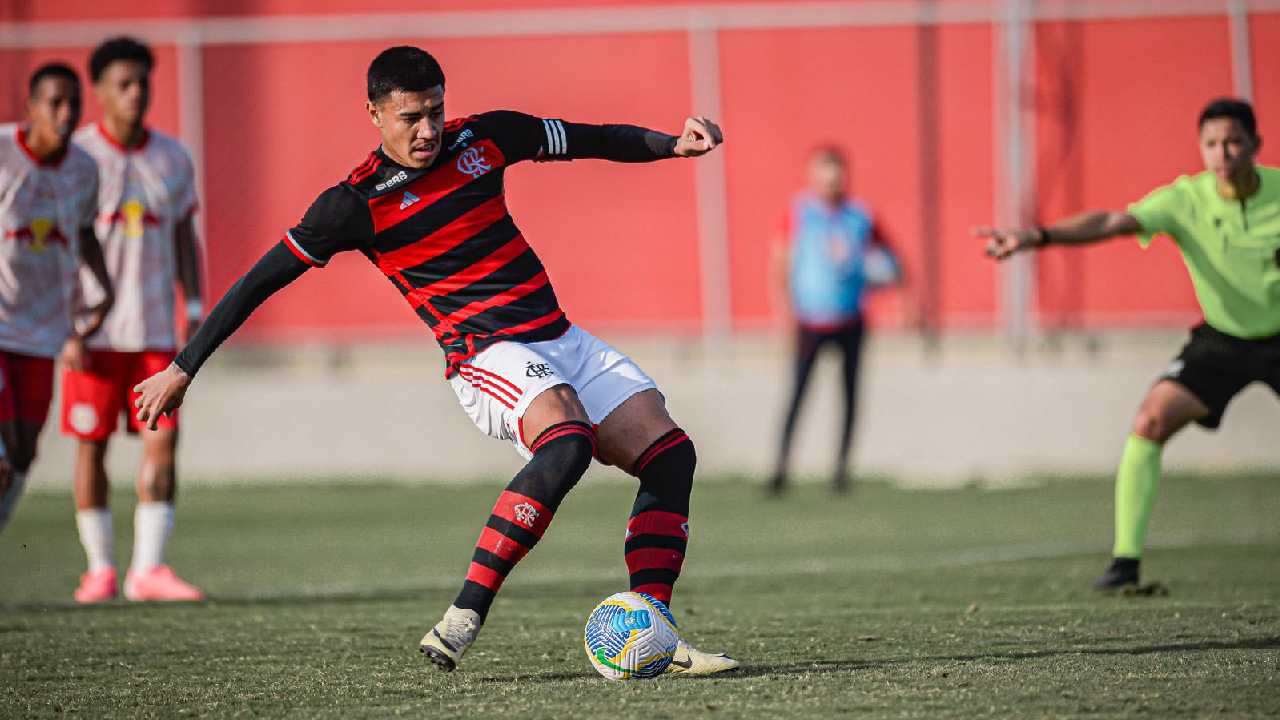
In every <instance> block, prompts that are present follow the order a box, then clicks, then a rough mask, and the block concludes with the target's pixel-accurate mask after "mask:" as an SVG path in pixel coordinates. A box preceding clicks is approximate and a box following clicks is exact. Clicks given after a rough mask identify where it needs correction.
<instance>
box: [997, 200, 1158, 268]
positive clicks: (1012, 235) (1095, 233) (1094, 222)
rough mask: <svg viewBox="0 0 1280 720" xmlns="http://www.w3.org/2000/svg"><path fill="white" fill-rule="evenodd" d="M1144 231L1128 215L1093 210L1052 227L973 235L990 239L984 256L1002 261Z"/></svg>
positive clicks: (1006, 229) (1011, 229)
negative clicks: (1049, 248)
mask: <svg viewBox="0 0 1280 720" xmlns="http://www.w3.org/2000/svg"><path fill="white" fill-rule="evenodd" d="M1142 231H1143V228H1142V223H1140V222H1138V219H1137V218H1135V217H1134V216H1132V215H1130V214H1129V213H1127V212H1118V211H1113V210H1094V211H1090V212H1085V213H1081V214H1079V215H1075V216H1072V217H1069V218H1067V219H1066V220H1061V221H1059V222H1056V223H1054V224H1053V225H1049V226H1047V227H1045V226H1036V227H1026V228H997V227H985V226H984V227H977V228H974V229H973V234H974V235H976V236H978V237H985V238H989V241H988V242H987V255H989V256H991V257H993V258H995V259H996V260H1004V259H1005V258H1007V257H1009V256H1011V255H1013V254H1014V253H1016V252H1020V251H1022V250H1028V249H1035V248H1042V247H1045V246H1047V245H1051V244H1052V245H1086V244H1088V243H1095V242H1099V241H1102V240H1106V239H1108V238H1113V237H1116V236H1117V235H1134V234H1137V233H1141V232H1142Z"/></svg>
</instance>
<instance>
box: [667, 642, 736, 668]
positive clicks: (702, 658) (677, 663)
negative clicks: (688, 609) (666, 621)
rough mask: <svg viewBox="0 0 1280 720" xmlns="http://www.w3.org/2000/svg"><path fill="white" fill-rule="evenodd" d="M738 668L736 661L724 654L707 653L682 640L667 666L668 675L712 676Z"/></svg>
mask: <svg viewBox="0 0 1280 720" xmlns="http://www.w3.org/2000/svg"><path fill="white" fill-rule="evenodd" d="M737 668H738V661H737V660H734V659H733V658H731V657H729V656H728V655H725V654H724V653H707V652H702V651H701V650H699V649H698V648H696V647H694V646H692V645H690V644H689V643H687V642H685V641H684V640H681V641H680V644H678V645H676V654H675V657H673V658H671V664H670V665H668V666H667V672H669V673H684V674H685V675H714V674H716V673H722V672H728V671H730V670H736V669H737Z"/></svg>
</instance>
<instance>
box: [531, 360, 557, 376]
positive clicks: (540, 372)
mask: <svg viewBox="0 0 1280 720" xmlns="http://www.w3.org/2000/svg"><path fill="white" fill-rule="evenodd" d="M524 374H525V377H531V378H538V379H539V380H541V379H542V378H545V377H551V376H552V375H555V374H556V371H555V370H552V369H551V366H550V365H548V364H547V363H536V362H533V361H532V360H530V361H529V362H528V363H526V364H525V367H524Z"/></svg>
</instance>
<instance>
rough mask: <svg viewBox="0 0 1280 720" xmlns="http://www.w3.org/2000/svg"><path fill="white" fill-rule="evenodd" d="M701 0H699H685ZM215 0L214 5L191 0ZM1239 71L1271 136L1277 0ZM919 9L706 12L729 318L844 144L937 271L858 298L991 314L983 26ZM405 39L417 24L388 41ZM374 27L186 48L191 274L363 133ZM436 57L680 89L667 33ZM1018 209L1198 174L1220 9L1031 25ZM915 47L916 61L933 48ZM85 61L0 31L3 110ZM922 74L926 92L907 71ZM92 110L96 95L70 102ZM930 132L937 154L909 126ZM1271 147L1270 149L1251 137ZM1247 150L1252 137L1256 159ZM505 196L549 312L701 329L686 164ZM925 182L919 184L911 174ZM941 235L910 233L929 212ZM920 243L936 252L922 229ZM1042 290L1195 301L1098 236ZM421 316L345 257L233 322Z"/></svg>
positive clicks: (83, 2) (496, 73) (883, 313)
mask: <svg viewBox="0 0 1280 720" xmlns="http://www.w3.org/2000/svg"><path fill="white" fill-rule="evenodd" d="M659 4H665V3H660V2H657V1H656V0H655V1H653V2H639V1H636V0H614V1H613V2H610V1H608V0H590V1H589V2H588V1H586V0H581V1H578V2H569V1H566V0H560V1H559V2H552V1H550V0H547V1H545V2H541V1H538V0H492V1H488V0H486V2H480V3H475V2H472V3H468V4H467V6H466V9H467V10H478V9H494V8H519V9H531V8H546V7H568V6H590V7H595V8H602V7H609V6H616V5H659ZM703 4H705V5H710V4H716V3H705V2H704V3H703ZM213 6H216V11H215V10H208V11H206V10H205V8H210V7H213ZM103 7H104V5H103V4H102V3H98V2H88V1H87V0H63V1H62V2H59V3H19V4H17V5H16V6H12V7H11V8H10V9H9V10H8V11H7V12H6V11H5V10H0V20H3V19H5V18H8V19H11V20H53V21H61V20H84V19H94V18H99V19H104V20H105V19H112V20H119V19H121V18H122V17H124V18H128V17H134V18H144V17H167V18H175V17H176V18H182V17H193V16H202V15H204V16H207V15H213V14H215V13H216V14H219V15H232V16H234V15H243V14H260V15H279V14H297V13H329V12H333V13H350V12H359V11H390V12H409V11H414V12H418V11H424V10H433V9H434V10H444V9H457V8H456V5H455V4H446V3H411V2H408V0H379V1H378V2H376V3H372V4H371V3H367V2H356V1H355V0H328V1H326V2H303V1H302V0H278V1H275V2H252V1H250V0H241V1H240V2H220V3H208V2H198V1H197V0H189V2H186V3H171V4H164V3H162V4H160V5H158V6H155V7H153V6H152V4H148V3H141V2H123V3H113V4H112V5H111V8H110V15H108V14H107V13H106V12H104V11H102V10H101V8H103ZM1250 31H1251V34H1252V40H1253V62H1254V64H1253V72H1254V78H1253V80H1254V88H1255V91H1256V95H1257V109H1258V112H1259V115H1260V118H1261V120H1262V123H1261V125H1262V129H1261V131H1262V134H1263V135H1264V136H1271V137H1277V138H1280V82H1277V80H1276V77H1275V74H1274V73H1275V71H1274V69H1275V68H1280V15H1277V14H1271V15H1255V16H1254V17H1253V18H1252V19H1251V24H1250ZM929 38H930V36H928V35H926V34H925V33H923V32H922V31H921V30H920V29H919V28H917V27H907V26H888V27H857V28H852V27H846V28H822V29H786V30H726V31H722V32H720V33H719V34H718V38H717V39H718V41H719V52H720V81H721V87H722V95H723V97H722V104H723V125H724V127H725V131H726V135H727V143H726V144H725V146H724V148H723V152H724V162H725V166H726V171H727V192H728V197H727V200H728V208H727V209H728V218H727V219H728V232H729V244H730V249H731V256H730V278H731V293H732V297H731V302H732V312H733V321H734V324H735V327H738V328H753V327H759V326H762V325H768V324H770V323H773V322H775V321H776V318H775V317H774V315H773V310H772V308H771V302H770V292H769V286H768V282H767V270H768V262H769V253H770V243H771V242H772V240H773V235H774V232H775V230H776V228H777V226H778V222H779V217H780V215H781V213H782V210H783V207H784V204H785V202H786V198H787V196H788V195H789V194H790V193H791V192H793V191H794V190H795V189H796V188H797V187H798V186H799V185H800V184H801V183H802V182H803V167H804V160H805V153H806V151H807V150H808V149H809V148H811V147H812V146H814V145H815V144H818V143H821V142H838V143H840V144H842V145H845V146H846V147H847V148H848V149H849V151H850V154H851V155H852V157H853V161H854V185H855V192H856V194H857V195H859V196H860V197H862V198H863V199H865V200H866V201H867V202H868V204H869V205H870V206H871V207H872V209H873V211H874V212H875V214H876V215H877V216H878V218H880V219H881V220H882V221H883V223H884V225H885V226H886V227H887V228H888V230H889V232H890V234H891V235H892V237H893V239H894V240H895V241H896V244H897V246H898V247H899V248H900V250H901V251H902V253H903V255H904V257H905V260H906V263H907V270H908V273H909V275H910V276H911V277H913V278H916V279H917V280H919V279H921V278H923V277H926V276H925V275H924V274H923V273H924V271H925V262H924V260H925V253H927V252H935V253H936V259H937V266H938V273H939V274H938V276H937V278H936V285H935V286H934V287H933V288H931V290H930V292H923V291H922V290H921V289H920V288H919V287H918V284H917V288H916V289H915V290H914V291H913V292H911V293H907V294H905V295H899V294H892V293H890V294H885V295H884V296H883V297H878V298H876V300H875V301H874V302H873V307H872V312H873V314H874V315H876V317H877V320H878V321H879V322H880V323H881V324H889V325H892V324H897V323H900V322H902V321H904V319H906V318H908V316H909V315H910V314H911V312H912V307H914V306H918V305H919V304H921V303H922V302H923V303H925V304H928V303H932V306H933V307H934V308H935V309H936V312H937V320H938V321H939V322H940V324H941V325H942V326H943V327H973V326H977V327H991V326H994V323H995V318H996V304H997V294H996V288H997V277H996V273H995V268H994V266H993V265H992V264H991V263H989V262H988V261H987V260H985V258H983V257H982V255H981V252H980V243H979V242H977V241H976V240H974V239H972V238H970V237H969V235H968V229H969V228H970V227H971V226H973V225H976V224H982V223H986V222H988V221H990V220H991V218H992V213H993V204H994V201H995V198H994V192H995V190H994V188H995V185H996V182H995V170H994V163H995V160H996V148H995V146H994V143H995V139H994V137H993V130H992V123H993V118H992V101H993V97H992V95H993V68H992V57H993V52H994V50H995V48H994V47H993V43H994V42H995V33H994V31H993V29H992V27H991V26H988V25H986V24H980V23H971V24H961V25H942V26H939V27H938V29H937V31H936V33H935V34H933V35H932V36H931V38H932V40H931V41H930V39H929ZM403 41H404V42H414V38H411V37H407V38H404V39H403ZM389 44H392V41H382V40H379V41H368V42H366V41H355V42H323V43H293V44H272V45H253V44H248V45H243V44H238V45H214V46H206V47H205V48H204V50H203V51H202V52H203V56H202V60H203V78H204V90H203V98H202V100H203V103H204V108H205V118H204V144H205V148H204V151H205V176H204V184H205V188H206V196H205V198H204V203H203V207H204V211H205V222H206V225H207V245H208V251H209V252H208V254H209V277H210V280H211V284H212V288H213V291H214V293H221V292H223V291H224V290H225V289H226V288H227V287H228V286H229V285H230V284H231V283H232V282H233V281H234V279H235V278H236V277H237V276H238V275H239V273H241V272H243V271H244V270H245V269H246V268H247V267H248V266H249V265H250V264H251V263H252V262H253V261H254V259H256V258H257V257H258V255H259V254H261V252H262V251H263V250H264V249H265V248H267V247H269V246H270V245H271V244H273V243H274V242H276V241H277V240H278V238H279V237H280V234H281V233H282V232H283V230H284V229H285V228H287V227H288V226H290V225H291V224H293V223H294V222H295V221H296V220H297V219H298V217H299V216H300V215H301V213H302V212H303V211H304V210H305V209H306V206H307V204H308V203H309V202H310V200H311V199H312V198H313V197H314V196H315V195H316V194H317V193H318V192H319V191H321V190H322V189H324V188H325V187H327V186H328V185H330V184H332V183H334V182H335V181H337V180H339V179H340V178H342V177H344V176H345V174H346V172H347V171H348V170H350V169H351V168H352V167H353V166H355V165H356V164H357V163H359V162H360V161H361V160H362V159H363V157H364V155H365V154H366V153H367V152H368V151H369V150H370V149H371V148H372V147H373V146H374V145H375V144H376V142H377V136H376V134H375V132H374V130H373V129H372V128H371V127H370V126H369V125H368V121H367V119H366V117H365V115H364V112H363V108H362V102H363V101H362V97H363V74H364V69H365V66H366V64H367V62H368V60H369V59H370V58H371V57H372V56H373V55H374V54H375V53H376V52H377V51H378V50H380V49H381V48H382V47H385V46H386V45H389ZM423 44H425V45H427V46H428V47H429V49H431V50H432V52H433V53H435V54H436V55H437V56H438V57H439V58H440V59H441V61H442V63H443V65H444V67H445V70H446V73H447V75H448V77H449V83H448V87H449V95H448V112H449V114H450V115H461V114H468V113H473V112H478V111H482V110H485V109H489V108H496V107H510V108H515V109H520V110H524V111H527V112H531V113H535V114H540V115H548V116H556V117H564V118H568V119H572V120H579V121H596V122H604V121H628V122H635V123H639V124H645V125H650V126H654V127H658V128H664V129H670V130H674V129H675V128H677V127H678V126H679V124H680V122H681V121H682V119H683V117H684V116H685V114H687V113H688V112H691V111H698V108H695V107H693V105H692V103H693V100H692V88H691V81H690V73H689V52H690V50H689V43H688V38H687V36H686V34H685V33H683V32H655V33H636V34H631V33H628V34H617V35H568V36H561V37H555V36H537V37H516V38H512V37H504V38H466V39H448V40H431V41H429V42H424V43H423ZM1034 45H1035V48H1036V56H1035V72H1034V77H1035V87H1034V93H1033V95H1034V98H1035V103H1036V105H1035V111H1036V123H1035V139H1036V155H1035V161H1036V167H1037V171H1036V182H1037V187H1038V204H1037V212H1038V214H1039V215H1040V217H1041V218H1043V219H1045V220H1049V219H1052V218H1055V217H1058V216H1061V215H1063V214H1065V213H1071V212H1076V211H1079V210H1081V209H1085V208H1093V207H1122V206H1124V205H1125V204H1127V203H1129V202H1131V201H1133V200H1136V199H1138V198H1140V197H1141V196H1142V195H1143V194H1144V193H1145V192H1146V191H1147V190H1149V189H1151V188H1153V187H1155V186H1156V185H1159V184H1162V183H1165V182H1168V181H1169V180H1171V179H1173V177H1175V176H1176V175H1178V174H1180V173H1184V172H1195V171H1197V170H1198V165H1199V161H1198V159H1197V153H1196V147H1195V133H1194V129H1195V128H1194V121H1195V116H1196V113H1197V112H1198V110H1199V109H1200V107H1201V106H1202V105H1203V104H1204V102H1205V101H1206V100H1208V99H1209V98H1210V97H1213V96H1216V95H1223V94H1228V93H1230V91H1231V73H1230V45H1229V33H1228V28H1227V25H1226V21H1225V19H1223V18H1189V19H1184V18H1174V19H1159V20H1145V19H1144V20H1124V21H1110V20H1108V21H1090V22H1076V23H1041V24H1039V25H1038V26H1037V28H1036V32H1035V43H1034ZM155 50H156V53H157V56H158V60H159V62H158V66H157V71H156V78H155V92H154V96H155V101H154V107H153V111H152V115H151V122H152V124H153V125H155V126H156V127H159V128H161V129H163V130H166V131H169V132H172V133H175V134H176V133H177V132H178V130H179V128H178V127H177V122H178V117H177V115H178V114H177V86H176V79H177V75H178V73H177V67H176V64H177V53H176V52H175V51H174V49H173V48H172V47H167V46H158V47H156V48H155ZM929 52H932V53H933V55H932V62H931V63H930V64H929V65H928V66H927V67H926V66H924V65H922V62H925V63H929V58H930V55H929V54H928V53H929ZM52 58H63V59H66V60H69V61H71V62H73V63H74V64H75V65H76V66H77V67H81V68H83V67H84V64H85V60H86V59H87V50H86V49H84V48H67V49H58V48H51V49H41V50H38V51H18V50H5V51H0V67H2V68H3V70H0V109H3V110H4V112H3V115H4V119H6V120H8V119H16V118H17V117H19V116H20V113H21V101H22V98H23V96H24V94H25V87H24V84H25V78H26V76H27V74H28V73H29V72H30V70H31V69H32V68H33V67H34V66H35V65H37V64H39V63H40V62H43V61H46V60H48V59H52ZM930 67H931V68H933V70H934V72H935V73H936V76H935V84H934V87H935V89H936V92H935V93H933V94H932V95H931V96H925V94H924V92H922V85H921V79H922V78H923V77H924V76H925V75H924V74H925V73H926V71H928V70H929V68H930ZM95 116H96V109H95V108H94V103H92V102H89V103H88V104H87V107H86V118H87V119H92V118H94V117H95ZM930 132H933V133H936V152H935V153H930V156H929V157H925V152H924V150H923V148H924V147H925V146H924V145H922V141H923V140H924V139H925V138H926V137H928V135H929V133H930ZM1266 150H1267V151H1269V148H1266ZM1267 157H1268V152H1264V155H1263V160H1264V161H1266V159H1267ZM508 177H509V190H510V193H509V199H510V205H511V209H512V212H513V214H514V215H515V217H516V219H517V222H518V223H519V224H520V226H521V228H522V229H523V231H524V233H525V235H526V237H528V238H529V240H530V242H531V243H532V244H533V245H534V247H535V248H536V249H537V250H538V251H539V253H540V254H541V255H542V256H543V258H544V259H545V260H546V262H547V265H548V267H549V269H550V274H551V276H552V278H553V280H554V282H555V283H556V286H557V288H558V290H559V293H560V295H561V298H562V300H563V301H564V303H565V305H566V309H567V310H568V312H569V313H570V316H571V317H573V318H574V319H576V320H578V321H579V322H582V323H583V324H585V325H588V326H591V327H596V328H602V329H636V330H659V331H676V332H686V331H696V330H698V329H699V328H700V326H701V309H700V297H701V296H700V292H701V290H700V287H699V277H700V273H699V268H698V257H699V256H698V246H697V217H696V212H695V210H696V195H695V192H694V163H692V162H676V161H673V162H666V163H658V164H654V165H645V166H624V165H610V164H606V163H598V162H577V163H565V164H551V165H538V166H533V165H528V166H522V167H517V168H515V169H513V170H512V171H511V172H510V173H509V175H508ZM931 186H932V187H935V188H936V191H937V198H936V202H932V203H930V202H927V198H925V197H923V196H922V192H927V188H929V187H931ZM931 213H932V214H933V215H932V225H933V226H934V227H936V228H937V234H936V237H931V238H924V237H922V235H923V232H924V228H925V227H927V226H928V225H929V222H928V220H929V219H930V214H931ZM930 248H933V250H930ZM1038 281H1039V282H1038V286H1039V298H1038V305H1037V307H1038V310H1039V312H1040V314H1041V316H1042V318H1043V319H1044V320H1045V322H1046V323H1047V324H1049V325H1050V326H1068V327H1099V326H1109V325H1117V324H1132V323H1142V324H1170V323H1182V322H1186V321H1187V320H1188V319H1189V318H1191V317H1193V316H1194V315H1195V312H1196V310H1195V301H1194V297H1193V295H1192V292H1191V287H1190V283H1189V282H1188V281H1187V280H1186V277H1185V270H1184V269H1183V268H1182V266H1181V261H1180V259H1179V258H1178V256H1177V254H1176V252H1174V251H1173V249H1172V248H1171V247H1169V246H1168V245H1167V244H1164V245H1158V246H1157V247H1154V248H1153V249H1152V250H1149V251H1147V252H1143V251H1140V250H1139V249H1137V247H1136V244H1135V243H1133V242H1130V241H1119V242H1116V243H1112V244H1110V245H1107V246H1103V247H1097V248H1091V249H1088V250H1085V251H1083V252H1075V253H1070V254H1068V253H1064V252H1058V251H1053V252H1050V253H1047V254H1046V255H1045V256H1044V257H1043V262H1042V263H1041V265H1040V269H1039V276H1038ZM417 332H420V330H419V328H418V323H417V320H416V319H415V318H414V317H413V315H412V313H411V312H410V311H409V310H408V308H407V306H405V305H404V304H403V303H402V302H401V301H400V300H399V299H398V297H397V295H396V293H395V292H394V291H393V290H391V289H390V288H389V287H387V284H386V282H385V280H383V279H382V277H381V276H380V275H379V274H378V273H377V272H376V271H375V270H374V269H372V268H371V267H369V266H368V263H367V262H366V261H365V260H364V259H363V258H361V257H359V256H356V255H352V256H350V257H343V258H341V259H339V260H336V261H335V262H334V263H333V264H332V265H331V266H330V268H329V269H326V270H324V271H312V272H310V273H308V274H307V276H305V277H304V278H303V279H302V280H301V281H299V283H297V285H296V287H292V288H290V289H289V290H287V291H286V292H284V293H282V294H281V295H280V296H279V297H276V298H273V299H272V300H271V301H270V302H269V303H267V304H266V305H265V306H264V307H263V308H262V309H261V310H260V311H259V315H258V317H256V318H255V319H254V320H253V321H251V323H250V325H249V326H248V327H247V328H246V331H245V334H246V335H252V336H256V337H257V338H260V339H261V338H282V339H283V338H289V339H292V338H308V337H313V338H320V337H331V336H333V335H335V334H336V335H339V336H344V337H365V336H386V335H388V334H406V335H408V334H412V333H417Z"/></svg>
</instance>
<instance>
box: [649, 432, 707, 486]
mask: <svg viewBox="0 0 1280 720" xmlns="http://www.w3.org/2000/svg"><path fill="white" fill-rule="evenodd" d="M680 432H681V435H683V439H682V441H680V442H677V443H675V444H674V445H671V446H670V447H668V448H666V449H665V450H663V451H662V452H661V453H660V454H659V455H656V456H654V457H653V458H651V459H649V460H648V462H647V463H646V464H645V466H644V467H643V468H638V472H637V475H639V476H640V483H641V485H642V486H647V487H648V489H649V490H650V491H651V492H654V493H655V494H658V495H661V496H663V497H688V496H689V494H690V493H691V492H693V473H694V470H696V469H697V467H698V452H697V450H696V448H694V445H693V440H692V439H690V438H689V436H687V435H684V433H683V431H680ZM642 459H643V458H642ZM650 468H652V471H647V470H649V469H650Z"/></svg>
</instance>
